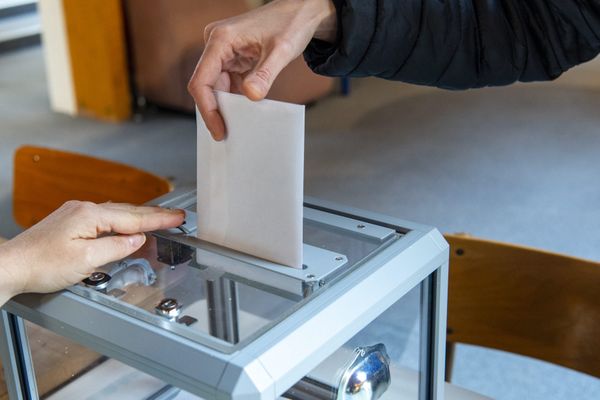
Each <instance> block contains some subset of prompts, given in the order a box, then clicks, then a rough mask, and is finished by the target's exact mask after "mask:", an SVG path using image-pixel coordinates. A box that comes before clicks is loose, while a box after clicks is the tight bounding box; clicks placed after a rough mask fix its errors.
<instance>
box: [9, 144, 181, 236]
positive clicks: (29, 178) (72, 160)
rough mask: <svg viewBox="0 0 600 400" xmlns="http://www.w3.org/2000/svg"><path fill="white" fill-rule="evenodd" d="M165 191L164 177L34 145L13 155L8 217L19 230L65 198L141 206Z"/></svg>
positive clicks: (169, 187)
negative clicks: (9, 216) (9, 215)
mask: <svg viewBox="0 0 600 400" xmlns="http://www.w3.org/2000/svg"><path fill="white" fill-rule="evenodd" d="M171 190H172V185H171V184H170V182H169V181H168V180H166V179H165V178H161V177H159V176H156V175H153V174H150V173H148V172H145V171H142V170H140V169H137V168H134V167H131V166H128V165H124V164H121V163H117V162H112V161H106V160H101V159H98V158H94V157H90V156H86V155H82V154H76V153H70V152H66V151H59V150H52V149H47V148H43V147H34V146H24V147H21V148H19V149H17V151H16V153H15V159H14V190H13V215H14V218H15V220H16V221H17V223H18V224H19V225H21V226H22V227H24V228H28V227H30V226H32V225H33V224H35V223H36V222H38V221H40V220H41V219H43V218H44V217H45V216H47V215H48V214H50V213H51V212H52V211H54V210H55V209H56V208H58V207H60V206H61V205H62V204H63V203H64V202H65V201H68V200H87V201H93V202H96V203H102V202H106V201H113V202H124V203H132V204H142V203H145V202H147V201H149V200H152V199H154V198H156V197H159V196H161V195H163V194H166V193H168V192H170V191H171Z"/></svg>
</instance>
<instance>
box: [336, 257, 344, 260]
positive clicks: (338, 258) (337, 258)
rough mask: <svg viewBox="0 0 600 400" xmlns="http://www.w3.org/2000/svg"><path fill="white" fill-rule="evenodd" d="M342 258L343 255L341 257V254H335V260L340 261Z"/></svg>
mask: <svg viewBox="0 0 600 400" xmlns="http://www.w3.org/2000/svg"><path fill="white" fill-rule="evenodd" d="M343 259H344V257H342V256H337V257H336V258H335V261H342V260H343Z"/></svg>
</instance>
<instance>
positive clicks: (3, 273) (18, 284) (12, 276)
mask: <svg viewBox="0 0 600 400" xmlns="http://www.w3.org/2000/svg"><path fill="white" fill-rule="evenodd" d="M19 259H20V256H19V254H16V252H15V250H14V249H13V248H12V244H11V242H10V241H8V242H5V243H3V244H0V306H2V305H4V303H6V302H7V301H8V300H9V299H10V298H12V297H13V296H15V295H17V294H19V293H21V292H22V291H23V286H24V276H23V275H24V272H25V271H24V269H23V266H22V265H20V262H19Z"/></svg>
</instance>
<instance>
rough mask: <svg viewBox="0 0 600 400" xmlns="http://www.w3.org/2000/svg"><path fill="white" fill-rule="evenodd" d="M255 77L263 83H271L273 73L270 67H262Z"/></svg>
mask: <svg viewBox="0 0 600 400" xmlns="http://www.w3.org/2000/svg"><path fill="white" fill-rule="evenodd" d="M255 75H256V77H257V78H258V79H260V80H261V81H264V82H265V83H269V82H270V81H271V76H272V73H271V70H270V69H269V68H268V67H266V66H262V67H260V68H259V69H257V70H256V72H255Z"/></svg>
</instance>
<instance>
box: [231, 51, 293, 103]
mask: <svg viewBox="0 0 600 400" xmlns="http://www.w3.org/2000/svg"><path fill="white" fill-rule="evenodd" d="M293 58H294V57H293V56H292V55H291V51H290V49H289V46H288V45H287V44H286V43H277V44H276V45H275V46H274V47H273V50H272V51H271V52H269V53H268V54H267V55H266V57H264V59H263V60H261V62H259V63H258V64H257V66H256V68H254V70H253V71H251V72H250V73H249V74H248V75H247V76H246V78H245V79H244V81H243V83H242V91H243V93H244V95H246V97H248V98H249V99H250V100H254V101H258V100H262V99H264V98H265V97H266V96H267V94H268V93H269V90H270V89H271V86H272V85H273V82H274V81H275V79H276V78H277V76H278V75H279V73H280V72H281V70H282V69H283V68H285V66H286V65H288V64H289V63H290V62H291V61H292V60H293Z"/></svg>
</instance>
